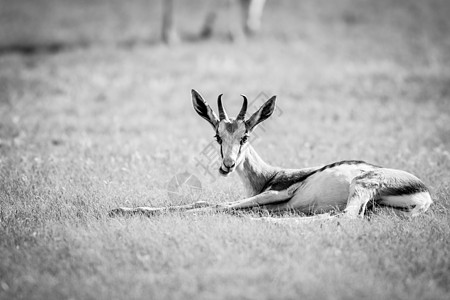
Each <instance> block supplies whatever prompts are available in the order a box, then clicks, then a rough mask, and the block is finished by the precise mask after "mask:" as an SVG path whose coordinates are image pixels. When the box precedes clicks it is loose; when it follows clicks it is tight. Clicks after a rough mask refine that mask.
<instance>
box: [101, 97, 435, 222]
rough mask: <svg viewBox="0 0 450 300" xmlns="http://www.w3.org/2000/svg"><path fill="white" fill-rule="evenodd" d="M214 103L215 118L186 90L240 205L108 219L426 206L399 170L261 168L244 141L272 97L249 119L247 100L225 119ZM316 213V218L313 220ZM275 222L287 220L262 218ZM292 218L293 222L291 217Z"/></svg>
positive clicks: (414, 181)
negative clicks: (237, 189) (233, 178)
mask: <svg viewBox="0 0 450 300" xmlns="http://www.w3.org/2000/svg"><path fill="white" fill-rule="evenodd" d="M221 98H222V95H220V96H219V98H218V107H219V118H217V116H216V114H215V113H214V112H213V110H212V109H211V107H210V106H209V105H208V103H207V102H206V101H205V100H203V98H202V96H201V95H200V94H199V93H198V92H196V91H195V90H192V101H193V104H194V108H195V110H196V112H197V113H198V114H199V115H200V116H201V117H202V118H204V119H205V120H206V121H208V122H209V123H210V124H211V126H212V127H213V129H214V131H215V133H216V135H215V138H216V139H217V143H218V144H219V145H220V155H221V157H222V163H221V166H220V168H219V172H220V174H222V175H224V176H226V175H228V174H230V173H231V172H233V171H235V170H236V171H237V173H238V174H239V176H240V177H241V179H242V182H243V183H244V185H245V187H246V190H247V192H248V198H245V199H243V200H240V201H235V202H228V203H221V204H211V203H207V202H197V203H194V204H190V205H183V206H173V207H161V208H151V207H138V208H118V209H115V210H113V211H111V213H110V214H111V215H116V214H135V213H142V214H147V215H153V214H157V213H158V212H163V211H180V210H190V211H195V212H198V211H232V210H238V209H250V208H255V207H260V208H262V209H265V210H267V211H269V212H275V211H277V212H279V211H284V210H294V211H299V212H302V213H305V214H307V215H316V216H315V217H304V218H301V219H303V220H305V219H309V220H311V219H314V218H324V217H331V214H329V213H330V212H334V211H342V212H341V213H339V214H336V215H335V216H344V217H348V218H356V217H363V216H364V213H365V211H366V208H367V207H368V205H370V206H371V205H373V204H377V205H380V206H388V207H392V208H394V209H397V210H398V211H401V212H402V213H404V214H406V215H409V216H416V215H418V214H419V213H421V212H425V211H426V210H427V209H428V207H429V206H430V204H431V203H432V200H431V197H430V194H429V192H428V189H427V187H426V186H425V185H424V184H423V183H422V181H420V180H419V179H418V178H417V177H415V176H414V175H412V174H410V173H407V172H405V171H400V170H394V169H388V168H382V167H379V166H375V165H372V164H368V163H365V162H363V161H356V160H349V161H340V162H336V163H332V164H329V165H325V166H319V167H312V168H304V169H282V168H278V167H273V166H270V165H268V164H267V163H265V162H264V161H263V160H262V159H261V157H260V156H259V155H258V154H257V153H256V151H255V149H253V147H252V146H251V145H250V144H249V142H248V138H249V135H250V134H251V133H252V131H253V130H254V129H255V127H256V126H257V125H258V124H259V123H261V122H263V121H264V120H266V119H267V118H269V117H270V116H271V115H272V113H273V111H274V109H275V99H276V97H275V96H273V97H272V98H270V99H269V100H267V102H265V103H264V104H263V105H262V106H261V108H259V110H258V111H256V112H255V113H254V114H253V115H252V116H251V117H250V118H249V119H247V120H246V119H245V115H246V112H247V98H246V97H245V96H243V98H244V103H243V105H242V109H241V111H240V113H239V115H238V116H237V117H236V119H230V118H228V116H227V113H226V112H225V110H224V108H223V106H222V99H221ZM317 214H320V215H317ZM265 219H266V220H268V219H270V220H271V221H275V222H283V221H288V219H291V218H265ZM297 219H298V218H297Z"/></svg>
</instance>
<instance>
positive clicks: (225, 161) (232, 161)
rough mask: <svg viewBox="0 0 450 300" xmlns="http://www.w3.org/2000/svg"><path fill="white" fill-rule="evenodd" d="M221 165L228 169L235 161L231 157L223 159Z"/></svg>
mask: <svg viewBox="0 0 450 300" xmlns="http://www.w3.org/2000/svg"><path fill="white" fill-rule="evenodd" d="M223 165H224V166H225V167H227V168H228V169H231V168H233V167H234V166H235V165H236V162H235V161H234V160H232V159H224V161H223Z"/></svg>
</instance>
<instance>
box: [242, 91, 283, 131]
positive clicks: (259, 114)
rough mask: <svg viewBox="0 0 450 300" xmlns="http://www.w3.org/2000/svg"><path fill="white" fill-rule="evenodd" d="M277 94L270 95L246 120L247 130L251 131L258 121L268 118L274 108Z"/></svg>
mask: <svg viewBox="0 0 450 300" xmlns="http://www.w3.org/2000/svg"><path fill="white" fill-rule="evenodd" d="M276 99H277V96H272V98H270V99H269V100H267V101H266V103H264V104H263V105H262V106H261V107H260V108H259V109H258V110H257V111H256V112H255V113H254V114H253V115H252V116H251V117H250V119H248V120H247V121H245V125H246V126H247V130H248V131H252V130H253V128H255V127H256V125H258V124H259V123H261V122H262V121H264V120H266V119H267V118H269V117H270V116H271V115H272V113H273V111H274V110H275V103H276Z"/></svg>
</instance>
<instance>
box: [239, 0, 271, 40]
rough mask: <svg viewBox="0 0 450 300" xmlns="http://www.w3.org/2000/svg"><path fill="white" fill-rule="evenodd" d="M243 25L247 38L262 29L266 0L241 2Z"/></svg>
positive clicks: (245, 0) (241, 0) (242, 0)
mask: <svg viewBox="0 0 450 300" xmlns="http://www.w3.org/2000/svg"><path fill="white" fill-rule="evenodd" d="M240 3H241V8H242V9H241V13H242V23H243V26H244V30H245V34H246V35H247V36H251V35H254V34H255V33H257V32H258V31H259V30H260V29H261V21H262V14H263V10H264V5H265V4H266V0H240Z"/></svg>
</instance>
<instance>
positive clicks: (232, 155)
mask: <svg viewBox="0 0 450 300" xmlns="http://www.w3.org/2000/svg"><path fill="white" fill-rule="evenodd" d="M242 97H243V98H244V102H243V104H242V108H241V111H240V112H239V114H238V116H237V117H236V119H230V118H228V116H227V113H226V112H225V109H224V108H223V105H222V95H220V96H219V98H218V99H217V104H218V108H219V118H217V116H216V114H215V113H214V111H213V110H212V109H211V107H210V106H209V104H208V103H207V102H206V101H205V100H203V98H202V96H201V95H200V94H199V93H198V92H197V91H195V90H192V102H193V104H194V109H195V111H196V112H197V113H198V114H199V115H200V116H201V117H202V118H204V119H205V120H207V121H208V122H209V123H210V124H211V125H212V126H213V128H214V130H215V132H216V135H215V138H216V140H217V143H218V144H219V145H220V157H221V158H222V163H221V165H220V168H219V173H220V174H222V175H228V174H229V173H231V172H233V171H234V170H235V169H236V167H237V166H238V165H239V164H241V163H242V161H243V159H244V157H245V155H244V153H245V150H246V148H247V145H248V139H249V136H250V134H251V132H252V131H253V129H254V128H255V127H256V125H258V124H259V123H261V122H262V121H264V120H266V119H267V118H268V117H270V116H271V115H272V113H273V111H274V109H275V99H276V97H275V96H273V97H272V98H270V99H269V100H267V102H266V103H264V104H263V105H262V106H261V107H260V108H259V109H258V111H256V112H255V113H254V114H253V115H252V116H251V117H250V118H249V119H248V120H245V115H246V113H247V102H248V101H247V98H246V97H245V96H242Z"/></svg>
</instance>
